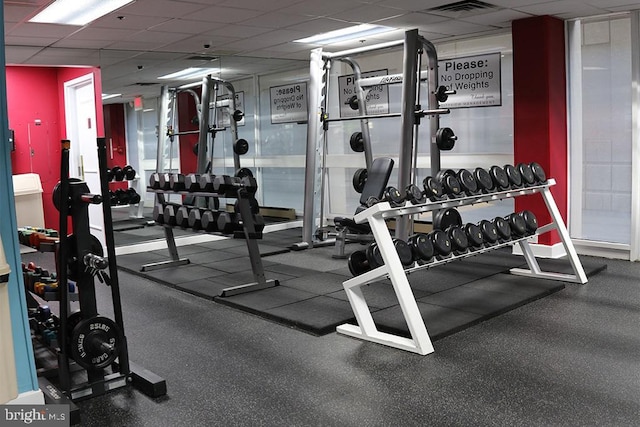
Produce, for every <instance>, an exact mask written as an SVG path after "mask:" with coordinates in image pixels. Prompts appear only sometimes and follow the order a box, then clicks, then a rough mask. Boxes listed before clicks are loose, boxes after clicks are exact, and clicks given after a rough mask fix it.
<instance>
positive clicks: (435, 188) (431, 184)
mask: <svg viewBox="0 0 640 427" xmlns="http://www.w3.org/2000/svg"><path fill="white" fill-rule="evenodd" d="M422 187H423V188H424V195H425V197H426V198H427V199H429V200H431V201H432V202H435V201H438V200H440V199H442V195H443V189H442V184H440V181H438V180H437V179H435V178H433V177H431V176H427V177H426V178H425V179H423V180H422Z"/></svg>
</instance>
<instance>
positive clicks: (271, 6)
mask: <svg viewBox="0 0 640 427" xmlns="http://www.w3.org/2000/svg"><path fill="white" fill-rule="evenodd" d="M301 1H302V0H269V1H264V0H248V1H238V0H222V1H221V2H219V3H218V4H219V5H220V6H231V7H239V8H242V9H251V10H262V11H265V12H271V11H274V10H280V9H283V8H287V7H288V6H291V5H292V4H296V3H300V2H301Z"/></svg>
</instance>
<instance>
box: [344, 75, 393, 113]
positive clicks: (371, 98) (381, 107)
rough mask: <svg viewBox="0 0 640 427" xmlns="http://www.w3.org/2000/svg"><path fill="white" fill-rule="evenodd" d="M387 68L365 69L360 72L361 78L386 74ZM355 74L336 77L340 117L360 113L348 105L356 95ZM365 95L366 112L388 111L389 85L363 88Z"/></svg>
mask: <svg viewBox="0 0 640 427" xmlns="http://www.w3.org/2000/svg"><path fill="white" fill-rule="evenodd" d="M387 74H389V70H387V69H384V70H376V71H367V72H364V73H362V74H361V77H362V78H366V77H378V76H386V75H387ZM354 77H355V76H354V75H353V74H348V75H346V76H339V77H338V91H339V97H338V98H339V100H340V117H353V116H357V115H359V114H360V113H359V112H358V110H354V109H352V108H351V107H350V106H349V100H350V99H352V98H353V97H354V96H356V94H357V91H356V85H355V78H354ZM364 90H365V96H366V102H365V105H366V109H365V112H366V114H387V113H389V87H388V86H387V85H375V86H370V87H366V88H364Z"/></svg>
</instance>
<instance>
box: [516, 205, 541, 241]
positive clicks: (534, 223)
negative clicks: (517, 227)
mask: <svg viewBox="0 0 640 427" xmlns="http://www.w3.org/2000/svg"><path fill="white" fill-rule="evenodd" d="M518 215H520V216H521V217H522V219H523V220H524V223H525V226H526V234H527V235H532V234H535V232H536V231H537V230H538V219H537V218H536V216H535V214H534V213H533V212H531V211H529V210H524V211H521V212H518Z"/></svg>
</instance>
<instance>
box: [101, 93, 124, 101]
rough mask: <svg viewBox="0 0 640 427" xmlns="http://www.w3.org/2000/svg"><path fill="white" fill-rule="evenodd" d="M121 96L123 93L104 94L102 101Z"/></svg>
mask: <svg viewBox="0 0 640 427" xmlns="http://www.w3.org/2000/svg"><path fill="white" fill-rule="evenodd" d="M119 96H122V94H121V93H111V94H109V93H103V94H102V100H103V101H104V100H105V99H111V98H117V97H119Z"/></svg>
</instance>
